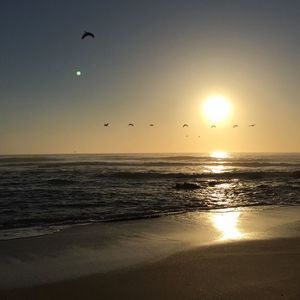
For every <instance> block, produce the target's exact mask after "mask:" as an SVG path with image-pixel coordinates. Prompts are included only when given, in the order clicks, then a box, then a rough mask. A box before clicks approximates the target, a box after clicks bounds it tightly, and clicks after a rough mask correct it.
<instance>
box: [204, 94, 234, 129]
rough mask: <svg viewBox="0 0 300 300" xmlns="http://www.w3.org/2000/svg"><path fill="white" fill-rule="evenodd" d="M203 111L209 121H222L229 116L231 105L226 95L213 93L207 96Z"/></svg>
mask: <svg viewBox="0 0 300 300" xmlns="http://www.w3.org/2000/svg"><path fill="white" fill-rule="evenodd" d="M203 111H204V115H205V117H206V118H207V119H208V121H210V122H212V123H220V122H222V121H224V120H225V119H226V118H228V117H229V115H230V113H231V106H230V103H229V101H228V100H227V99H226V98H225V97H224V96H222V95H212V96H209V97H207V98H206V100H205V102H204V107H203Z"/></svg>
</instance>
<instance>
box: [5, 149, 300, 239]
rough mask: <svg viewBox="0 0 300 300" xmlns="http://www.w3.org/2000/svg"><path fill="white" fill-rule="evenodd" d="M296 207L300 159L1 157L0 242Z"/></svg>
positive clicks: (261, 156)
mask: <svg viewBox="0 0 300 300" xmlns="http://www.w3.org/2000/svg"><path fill="white" fill-rule="evenodd" d="M299 204H300V154H267V153H266V154H229V155H228V156H224V157H223V158H218V157H212V156H211V155H209V154H143V155H142V154H126V155H124V154H120V155H115V154H112V155H108V154H93V155H83V154H82V155H77V154H76V155H75V154H74V155H32V156H31V155H26V156H20V155H18V156H0V239H11V238H18V237H26V236H34V235H43V234H48V233H52V232H55V231H57V230H61V229H62V228H65V227H69V226H74V225H78V224H90V223H95V222H117V221H124V220H132V219H142V218H153V217H161V216H164V215H170V214H178V213H184V212H191V211H207V210H212V209H224V208H238V207H250V206H260V205H299Z"/></svg>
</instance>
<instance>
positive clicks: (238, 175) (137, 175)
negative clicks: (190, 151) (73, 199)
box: [97, 170, 300, 179]
mask: <svg viewBox="0 0 300 300" xmlns="http://www.w3.org/2000/svg"><path fill="white" fill-rule="evenodd" d="M97 176H99V177H116V178H126V179H155V178H157V179H159V178H170V179H171V178H173V179H182V178H187V179H188V178H191V179H197V178H224V179H262V178H274V177H283V178H286V177H292V178H300V170H299V171H282V172H278V171H258V172H257V171H253V172H248V171H247V172H242V171H235V172H223V173H222V172H221V173H208V172H203V173H181V172H179V173H167V172H111V173H101V174H98V175H97Z"/></svg>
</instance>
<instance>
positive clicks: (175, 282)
mask: <svg viewBox="0 0 300 300" xmlns="http://www.w3.org/2000/svg"><path fill="white" fill-rule="evenodd" d="M199 216H201V218H200V219H201V220H203V216H202V215H199ZM199 216H198V215H196V217H195V216H194V217H195V219H194V220H198V219H197V218H198V217H199ZM219 216H220V214H219V215H217V220H219V219H218V218H219ZM221 216H222V215H221ZM227 216H230V215H225V221H226V222H228V220H230V219H227ZM279 216H281V217H279ZM292 216H294V219H292ZM297 216H299V209H298V208H297V209H296V208H295V209H294V208H288V209H286V208H280V209H275V210H273V211H272V210H268V211H262V212H261V211H259V212H258V211H255V212H250V213H249V212H245V213H244V215H243V216H242V217H241V218H240V219H241V222H240V223H241V224H239V226H238V227H237V228H238V229H239V230H240V231H241V232H242V233H243V234H245V233H246V231H248V234H249V235H248V237H249V236H250V238H248V239H246V240H245V239H243V238H241V237H242V236H243V235H242V236H240V235H237V236H236V239H228V240H224V239H223V238H224V233H223V234H220V235H219V241H218V242H216V243H211V242H210V243H208V244H207V243H200V245H196V244H192V245H191V246H190V247H189V249H188V250H186V249H185V250H182V249H179V248H178V250H177V252H176V253H175V254H172V252H170V249H171V248H168V252H169V255H164V256H162V257H160V258H156V259H155V260H153V259H148V260H141V261H136V262H135V264H130V265H124V266H122V267H121V268H118V269H114V270H108V271H106V272H103V271H101V272H94V274H93V275H80V276H79V278H69V279H59V278H60V277H59V276H57V278H58V279H57V280H56V281H53V282H51V281H49V282H47V283H43V284H36V286H25V287H18V288H5V287H0V299H1V300H5V299H22V300H23V299H58V300H59V299H300V285H299V278H300V237H299V236H300V232H299V217H297ZM233 217H234V218H235V215H233ZM222 218H223V217H222ZM231 218H232V216H231ZM183 219H184V220H185V221H184V222H185V223H184V224H185V226H184V227H183V229H184V231H183V232H184V234H183V232H182V231H177V230H176V231H174V232H176V234H175V233H174V232H173V235H172V237H173V238H174V237H175V236H177V235H179V233H178V232H180V236H183V235H184V236H185V237H186V236H187V235H188V234H189V233H190V231H191V230H192V229H194V228H195V227H194V225H195V224H197V222H196V223H195V224H194V223H193V224H192V226H191V227H186V224H189V226H190V225H191V222H187V220H190V219H191V216H189V215H188V216H186V217H184V218H183ZM165 220H166V219H165ZM165 220H162V222H164V223H159V222H161V221H155V224H158V225H157V226H158V227H159V228H162V225H166V224H169V223H168V222H167V223H166V221H165ZM291 220H292V222H291ZM181 222H182V221H181ZM226 222H225V223H224V228H225V229H226ZM143 224H144V223H143ZM149 224H152V225H151V230H154V231H155V232H156V233H157V228H156V227H155V228H154V229H153V228H152V226H153V224H154V223H149ZM171 224H172V226H173V225H174V222H173V221H172V222H171ZM227 224H228V223H227ZM262 224H265V226H267V227H264V230H263V232H264V233H265V235H262V234H258V232H256V234H254V233H255V230H254V229H255V228H257V227H259V228H261V227H262ZM266 224H267V225H266ZM270 224H272V226H271V225H270ZM278 224H279V225H278ZM169 225H170V224H169ZM200 225H201V228H206V229H207V227H205V226H204V225H203V223H201V224H200ZM250 225H251V226H250ZM258 225H259V226H258ZM130 226H131V225H129V227H128V228H131V227H130ZM132 226H134V228H137V227H138V226H136V223H133V224H132ZM148 226H149V225H145V224H144V227H143V226H140V227H138V228H139V230H141V228H142V232H143V233H144V234H145V230H146V228H148ZM172 226H169V227H168V232H169V231H170V229H171V228H173V227H172ZM178 226H179V225H178V224H177V223H176V226H175V227H176V228H178ZM122 227H124V226H122ZM179 227H180V228H181V229H180V230H182V225H180V226H179ZM87 228H88V227H87ZM87 228H85V229H84V231H83V236H86V235H87V232H86V231H85V230H87ZM93 228H94V230H95V232H97V231H99V228H101V227H97V226H96V227H93ZM266 228H268V229H266ZM246 229H247V230H246ZM130 230H131V229H130ZM148 230H149V228H148ZM227 230H228V232H229V233H231V234H236V231H234V230H233V228H232V226H229V227H228V228H227ZM251 230H252V235H251V234H250V233H251V232H250V231H251ZM90 231H91V236H94V235H95V232H93V230H91V228H90ZM72 232H73V231H70V232H65V233H62V234H61V235H59V234H58V235H54V236H52V237H42V238H33V239H32V240H30V239H24V240H23V241H22V240H20V241H18V240H17V241H8V242H6V243H2V244H1V245H2V246H5V247H4V248H7V249H10V250H11V253H10V254H9V253H8V252H9V251H8V250H6V252H5V251H3V247H2V249H0V253H1V251H2V254H3V253H4V255H2V258H3V257H4V258H7V257H9V255H10V256H14V257H15V258H16V257H17V255H16V252H14V251H17V250H19V252H21V253H22V251H25V246H26V247H27V248H28V249H27V251H28V253H35V254H34V255H33V254H32V256H33V257H34V259H36V256H37V253H38V252H40V251H41V249H40V248H36V249H35V250H34V247H33V246H32V249H30V245H33V242H35V244H36V245H40V244H42V245H43V249H44V251H45V253H47V251H50V252H49V253H48V254H47V255H46V254H45V253H44V254H43V259H45V257H48V258H49V259H52V260H50V261H51V262H55V259H56V258H55V259H54V260H53V255H54V254H53V253H54V248H55V245H57V246H58V248H59V245H63V244H60V243H59V240H60V239H61V240H64V241H65V240H66V236H68V237H69V239H68V240H67V242H66V243H67V244H70V243H71V244H72V243H75V242H74V241H73V240H72V238H71V236H72V234H73V233H74V232H73V233H72ZM109 232H110V233H111V228H110V231H109ZM126 232H127V238H128V239H132V238H133V237H131V238H130V237H129V236H128V232H129V231H126ZM199 232H201V231H199ZM271 232H272V234H271ZM274 233H276V234H274ZM147 234H149V232H148V233H147ZM161 234H162V235H164V234H165V232H164V231H163V232H162V233H161ZM80 236H81V235H80V234H79V235H78V233H76V234H75V235H74V238H75V237H77V239H78V238H79V237H80ZM158 236H159V239H161V236H160V235H158ZM255 236H256V237H259V238H260V239H255V238H254V237H255ZM280 236H282V237H280ZM192 237H193V239H194V238H195V236H194V235H192ZM81 239H82V237H81ZM89 239H90V238H89ZM89 239H87V240H84V241H81V242H80V241H79V240H78V243H81V246H82V245H83V244H85V246H87V244H89V243H90V240H89ZM156 239H157V237H156ZM75 240H76V239H75ZM72 241H73V242H72ZM142 241H146V239H145V236H143V240H142ZM142 241H141V240H138V242H137V244H138V247H137V246H136V245H135V246H134V247H131V248H130V251H133V252H132V253H131V256H133V257H135V256H139V253H138V251H141V250H142V251H145V249H144V248H140V244H141V243H142ZM135 242H136V240H135ZM155 243H156V242H155V239H150V243H149V244H146V245H147V247H149V245H150V244H151V245H152V244H155ZM118 244H119V242H118ZM47 245H48V246H51V247H47ZM119 245H120V244H119ZM165 245H166V244H165V242H164V243H160V244H155V247H156V248H157V247H164V246H165ZM131 246H132V245H131ZM13 247H15V249H14V248H13ZM22 247H23V248H22ZM135 247H136V248H135ZM49 249H50V250H49ZM78 249H79V248H78ZM78 249H77V248H76V251H78ZM95 249H98V248H95ZM123 250H124V248H122V247H120V248H119V253H120V255H121V253H122V251H123ZM134 251H136V252H134ZM60 252H63V253H65V252H66V251H65V250H64V248H61V249H60ZM12 253H14V254H12ZM28 253H27V254H26V257H27V258H26V259H27V260H29V261H30V262H31V264H29V267H28V268H27V269H26V270H27V272H28V276H29V275H31V276H32V275H33V274H34V270H35V269H34V263H35V260H34V259H33V258H32V257H29V254H28ZM88 253H89V255H90V256H91V260H92V261H93V255H95V253H97V251H96V250H95V251H94V252H88ZM115 254H116V253H115ZM20 255H21V254H20ZM40 255H41V254H40ZM51 255H52V257H51ZM55 257H56V256H55ZM78 257H79V256H78ZM18 260H20V257H18ZM69 260H70V262H72V261H73V263H74V266H75V265H76V264H75V263H76V262H75V261H74V257H73V256H70V257H69ZM24 261H25V259H24V258H23V261H22V262H24ZM59 263H60V264H62V263H61V261H59ZM70 265H71V264H70V263H69V264H66V265H63V266H65V267H67V268H70ZM30 266H32V268H30ZM45 266H46V265H45ZM55 269H56V267H55ZM57 272H58V273H59V272H60V269H57ZM0 273H1V270H0ZM46 273H47V272H46ZM14 274H16V273H14ZM9 275H10V272H9V269H7V276H9ZM58 275H59V274H58ZM17 279H18V278H16V281H17Z"/></svg>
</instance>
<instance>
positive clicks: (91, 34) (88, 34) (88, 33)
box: [81, 31, 95, 40]
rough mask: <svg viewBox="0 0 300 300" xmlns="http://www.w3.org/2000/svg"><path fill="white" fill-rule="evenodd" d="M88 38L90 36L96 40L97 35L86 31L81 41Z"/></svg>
mask: <svg viewBox="0 0 300 300" xmlns="http://www.w3.org/2000/svg"><path fill="white" fill-rule="evenodd" d="M87 36H90V37H92V38H93V39H94V38H95V35H94V34H93V33H91V32H88V31H85V32H84V33H83V35H82V36H81V39H82V40H83V39H84V38H86V37H87Z"/></svg>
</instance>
